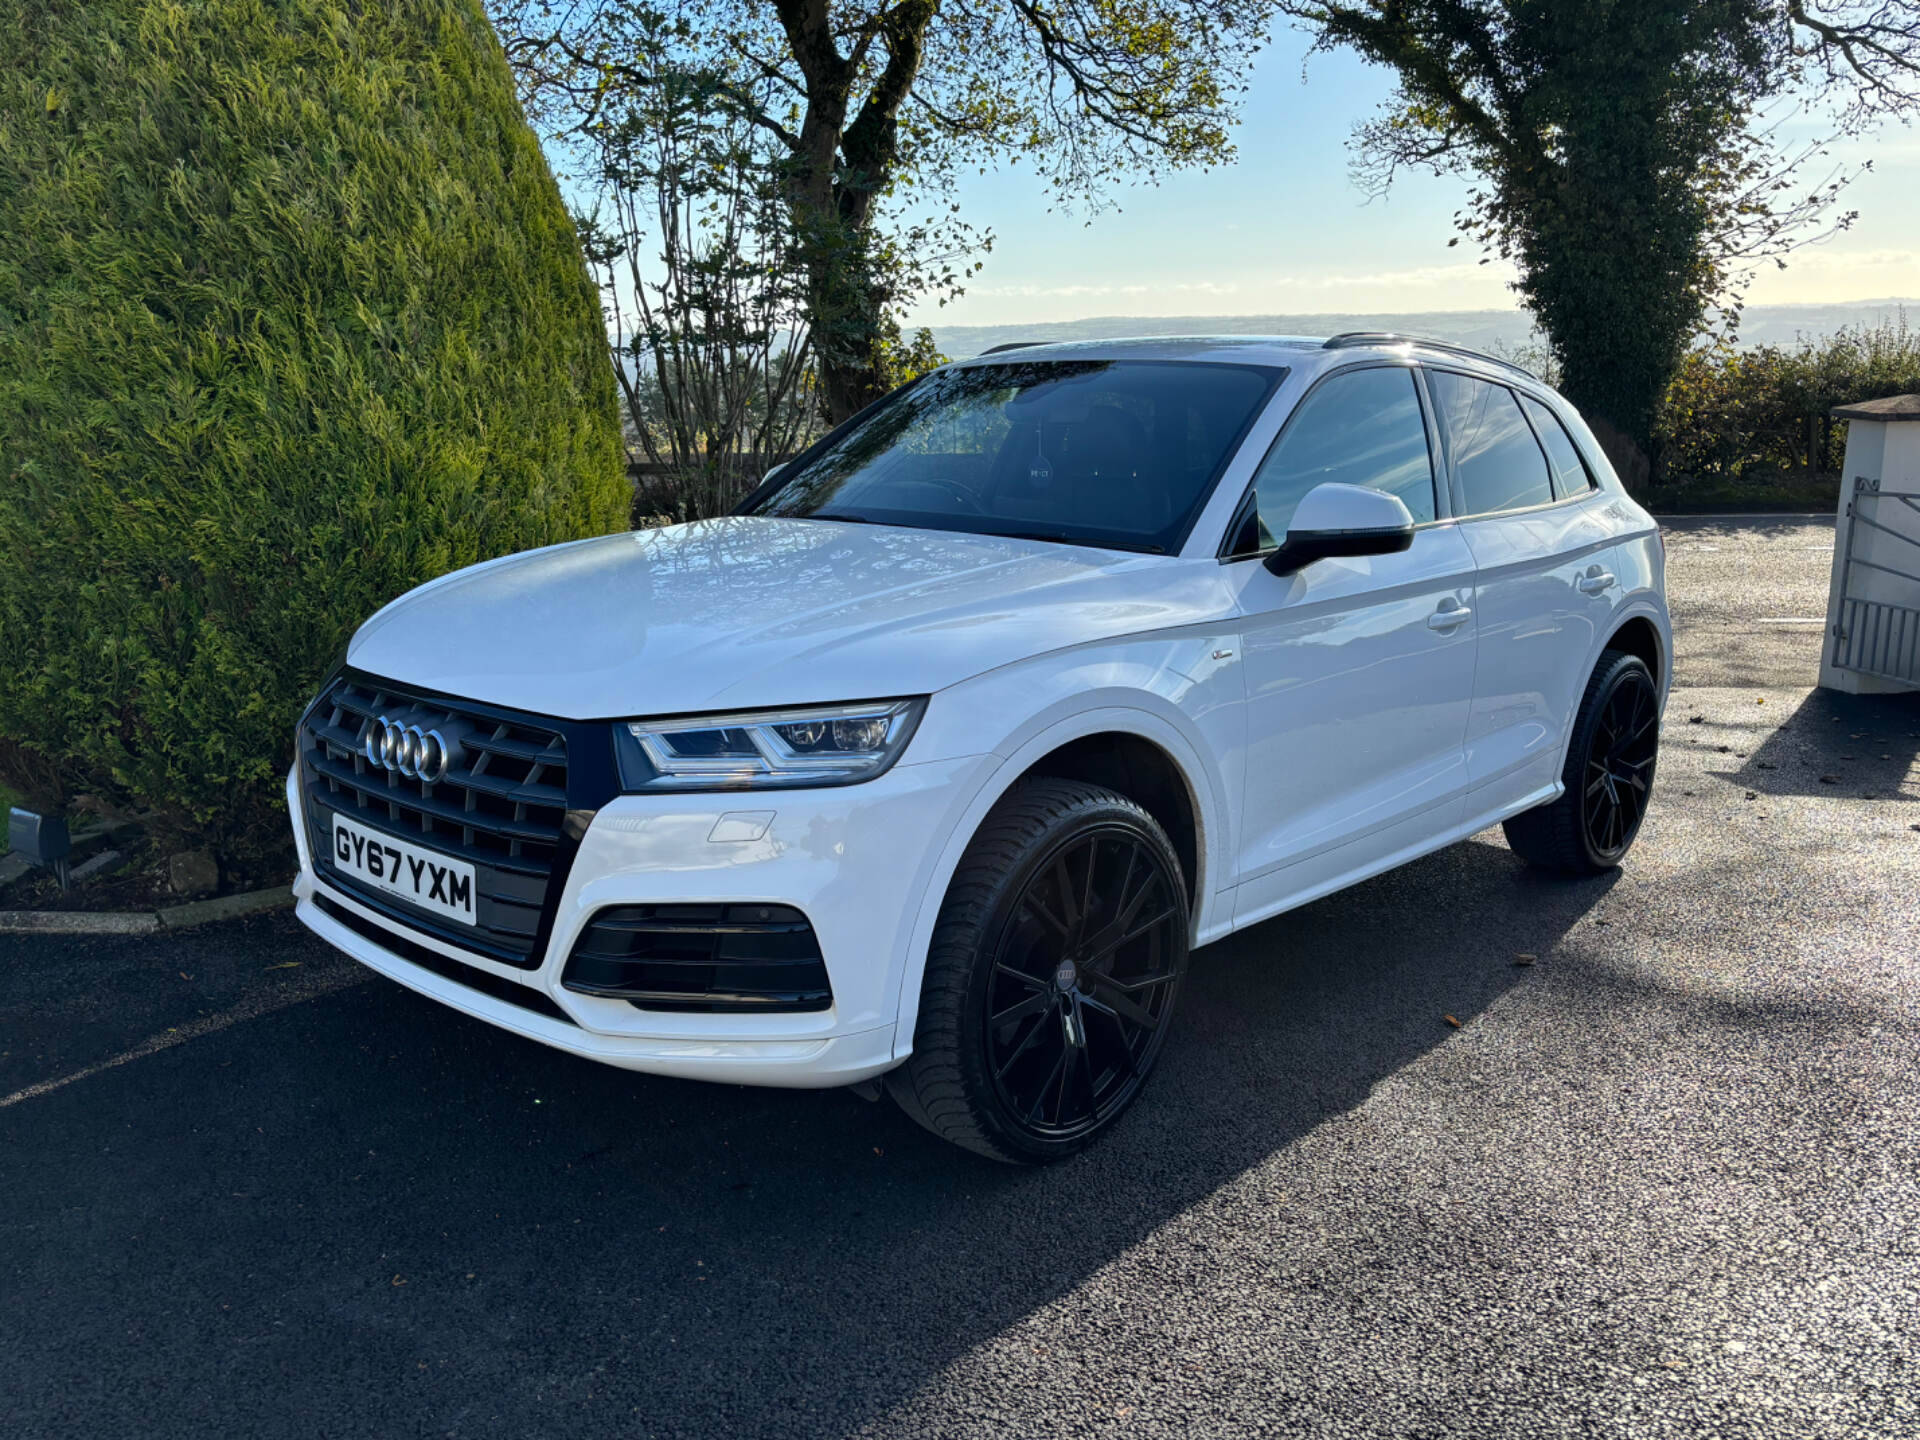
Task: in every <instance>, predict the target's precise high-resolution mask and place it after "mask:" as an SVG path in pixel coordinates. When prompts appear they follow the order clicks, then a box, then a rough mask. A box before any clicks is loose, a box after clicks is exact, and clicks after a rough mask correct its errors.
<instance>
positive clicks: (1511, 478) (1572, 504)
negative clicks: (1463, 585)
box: [1427, 367, 1620, 817]
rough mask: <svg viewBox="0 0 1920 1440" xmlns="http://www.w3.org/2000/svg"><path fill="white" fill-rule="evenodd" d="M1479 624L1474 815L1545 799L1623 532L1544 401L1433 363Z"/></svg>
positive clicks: (1606, 608)
mask: <svg viewBox="0 0 1920 1440" xmlns="http://www.w3.org/2000/svg"><path fill="white" fill-rule="evenodd" d="M1427 387H1428V392H1429V394H1430V395H1431V396H1432V399H1433V404H1434V409H1435V411H1436V413H1437V414H1438V417H1439V420H1440V428H1441V433H1442V437H1443V441H1444V445H1445V449H1446V454H1447V462H1448V471H1449V475H1450V478H1451V482H1452V491H1453V500H1454V504H1455V506H1456V508H1457V510H1458V513H1459V514H1460V517H1461V519H1460V530H1461V533H1462V535H1463V536H1464V537H1465V538H1466V542H1467V545H1468V547H1469V548H1470V549H1471V551H1472V553H1473V559H1474V567H1475V576H1474V590H1475V594H1476V599H1475V607H1474V608H1475V610H1476V611H1477V619H1478V622H1479V653H1478V656H1477V661H1476V665H1475V671H1474V694H1473V709H1472V714H1471V715H1470V717H1469V718H1468V721H1467V733H1466V746H1465V751H1466V764H1467V778H1468V784H1469V786H1470V792H1469V795H1468V797H1467V807H1466V808H1467V814H1468V815H1469V816H1470V817H1471V816H1477V815H1482V814H1486V815H1491V814H1492V813H1494V812H1496V811H1504V810H1507V809H1510V808H1512V807H1514V806H1516V805H1519V804H1521V803H1522V802H1524V801H1528V800H1533V799H1538V798H1544V796H1543V792H1545V791H1548V790H1550V789H1551V788H1552V786H1553V785H1554V784H1555V783H1556V782H1557V781H1558V779H1559V771H1560V760H1561V754H1562V744H1563V741H1564V739H1565V736H1566V734H1567V731H1568V728H1569V726H1570V725H1571V723H1572V716H1573V712H1574V710H1575V708H1576V707H1577V706H1578V704H1579V701H1580V696H1581V693H1582V692H1583V690H1584V689H1585V686H1586V680H1587V670H1588V668H1589V665H1590V663H1591V659H1592V655H1593V651H1594V646H1595V645H1596V644H1597V643H1598V640H1599V628H1600V627H1601V626H1602V625H1604V624H1605V623H1606V621H1607V619H1608V617H1609V615H1610V614H1611V613H1612V610H1613V605H1614V602H1615V601H1616V600H1617V599H1618V598H1619V595H1620V589H1619V584H1618V581H1617V579H1616V576H1615V571H1616V566H1615V565H1614V564H1613V531H1612V528H1611V527H1610V526H1609V525H1608V524H1607V523H1606V521H1605V519H1604V518H1603V517H1602V516H1601V515H1600V514H1599V513H1598V510H1597V508H1596V505H1597V496H1598V492H1597V491H1596V490H1595V489H1594V486H1593V480H1592V476H1591V475H1590V474H1589V473H1588V472H1587V469H1586V467H1585V465H1584V464H1583V463H1582V462H1581V459H1580V454H1579V451H1578V450H1577V449H1576V448H1575V446H1574V444H1573V442H1572V440H1571V439H1569V438H1568V436H1567V433H1566V430H1565V427H1563V426H1562V425H1561V424H1560V422H1559V420H1558V419H1557V418H1555V416H1554V414H1553V411H1552V410H1551V408H1550V407H1548V406H1547V405H1546V404H1545V403H1543V402H1542V401H1540V400H1537V399H1535V398H1534V397H1533V396H1530V395H1525V394H1523V393H1522V392H1519V391H1516V390H1514V389H1512V388H1510V387H1508V386H1506V385H1501V384H1498V383H1495V382H1493V381H1491V380H1488V379H1486V378H1484V377H1482V376H1477V375H1469V374H1465V373H1463V372H1459V371H1453V370H1447V369H1442V368H1439V367H1429V368H1428V372H1427Z"/></svg>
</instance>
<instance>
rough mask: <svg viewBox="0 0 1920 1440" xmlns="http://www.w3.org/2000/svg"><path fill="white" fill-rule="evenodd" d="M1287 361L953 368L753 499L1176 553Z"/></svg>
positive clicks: (874, 518)
mask: <svg viewBox="0 0 1920 1440" xmlns="http://www.w3.org/2000/svg"><path fill="white" fill-rule="evenodd" d="M1285 373H1286V372H1285V371H1283V370H1279V369H1273V368H1268V367H1262V366H1252V365H1215V364H1207V363H1201V362H1175V363H1163V362H1152V361H1136V360H1034V361H1028V362H1025V363H1020V362H1011V363H1008V364H1004V365H974V366H967V367H965V368H962V369H955V370H943V371H939V372H937V373H935V374H933V375H929V376H927V377H926V378H925V379H924V380H921V381H920V382H919V383H917V384H915V385H913V386H911V387H909V388H907V389H905V390H902V391H900V392H898V393H896V394H895V395H894V396H893V397H892V398H891V399H889V400H887V401H886V402H884V403H883V404H882V405H881V406H880V407H879V408H877V409H876V410H874V411H873V412H872V413H871V414H870V415H868V416H867V417H866V418H864V419H862V420H860V421H859V422H858V423H856V424H855V425H853V426H852V427H851V428H850V429H848V430H847V431H846V432H845V433H843V434H840V435H837V436H830V437H828V439H827V441H826V442H824V443H823V444H822V445H820V446H819V447H817V448H816V449H815V450H813V451H811V452H809V453H807V454H804V455H802V456H801V457H800V459H799V460H798V461H796V462H795V463H794V464H793V465H791V466H789V467H788V469H787V471H786V473H785V474H784V475H783V476H781V477H780V478H779V480H778V481H777V482H775V483H774V485H773V487H772V488H771V489H767V490H763V491H761V492H759V493H757V494H755V495H754V496H752V497H750V498H749V499H748V501H747V503H746V504H745V505H744V506H743V507H742V510H743V512H744V513H746V514H751V515H791V516H813V517H815V518H819V519H832V520H854V521H864V522H867V523H870V524H878V525H915V526H920V527H923V528H926V529H931V530H965V531H970V532H972V533H974V534H982V535H1008V536H1014V537H1018V538H1024V539H1037V540H1059V541H1065V542H1067V543H1070V544H1077V545H1098V546H1105V547H1109V548H1114V549H1122V550H1145V551H1153V552H1160V553H1168V552H1171V551H1173V550H1175V549H1176V548H1178V546H1179V545H1180V543H1181V541H1183V540H1184V539H1185V538H1186V534H1187V531H1188V529H1189V528H1190V527H1191V526H1192V524H1193V521H1194V519H1195V517H1196V516H1197V515H1198V514H1199V511H1200V507H1201V505H1202V504H1204V503H1205V501H1206V498H1207V495H1208V494H1209V492H1210V491H1211V490H1212V488H1213V482H1214V480H1215V478H1216V477H1217V476H1218V475H1219V473H1220V470H1221V469H1222V467H1223V466H1224V465H1225V464H1226V462H1227V459H1228V457H1229V456H1231V455H1232V454H1233V450H1234V447H1235V446H1236V445H1237V444H1238V443H1239V440H1240V437H1241V435H1242V434H1243V433H1245V431H1246V428H1247V426H1248V425H1249V424H1251V423H1252V421H1253V418H1254V416H1255V415H1257V414H1258V413H1259V411H1260V407H1261V405H1262V403H1263V402H1264V401H1265V400H1266V398H1267V396H1268V395H1269V394H1271V393H1272V391H1273V387H1274V386H1275V385H1276V384H1277V383H1278V382H1279V380H1280V378H1281V377H1282V376H1283V375H1284V374H1285Z"/></svg>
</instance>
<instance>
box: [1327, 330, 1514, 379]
mask: <svg viewBox="0 0 1920 1440" xmlns="http://www.w3.org/2000/svg"><path fill="white" fill-rule="evenodd" d="M1387 344H1403V345H1424V346H1426V347H1427V348H1428V349H1429V350H1444V351H1446V352H1447V353H1448V354H1449V355H1464V356H1466V357H1467V358H1468V359H1470V360H1484V361H1486V362H1487V363H1488V364H1489V365H1499V366H1501V367H1503V368H1505V369H1508V370H1512V371H1515V372H1517V373H1518V374H1521V375H1524V376H1526V377H1527V378H1528V379H1529V380H1535V381H1540V377H1539V376H1538V375H1536V374H1534V373H1533V371H1531V370H1529V369H1527V367H1526V366H1524V365H1522V364H1521V363H1520V362H1519V361H1517V360H1509V359H1507V358H1506V357H1505V356H1503V355H1489V354H1488V353H1487V352H1486V351H1484V350H1475V349H1474V348H1472V347H1471V346H1469V345H1455V344H1454V343H1453V342H1452V341H1450V340H1434V339H1431V338H1429V337H1428V336H1425V335H1402V334H1401V333H1400V332H1399V331H1397V330H1347V331H1343V332H1342V333H1340V334H1338V335H1335V336H1333V337H1332V338H1331V339H1329V340H1327V341H1326V342H1325V343H1324V344H1323V345H1322V346H1321V347H1320V348H1321V349H1323V350H1345V349H1348V348H1350V347H1352V346H1355V345H1387ZM1540 383H1541V384H1545V383H1546V382H1545V381H1540Z"/></svg>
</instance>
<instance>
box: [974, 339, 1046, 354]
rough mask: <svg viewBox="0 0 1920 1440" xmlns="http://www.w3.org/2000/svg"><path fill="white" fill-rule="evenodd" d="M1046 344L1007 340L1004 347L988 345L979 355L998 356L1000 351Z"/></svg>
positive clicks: (1034, 341) (1037, 341)
mask: <svg viewBox="0 0 1920 1440" xmlns="http://www.w3.org/2000/svg"><path fill="white" fill-rule="evenodd" d="M1046 343H1047V342H1046V341H1044V340H1009V341H1008V342H1007V343H1006V344H1004V345H990V346H988V347H987V348H986V349H985V350H982V351H981V352H980V353H981V354H982V355H998V354H999V353H1000V352H1001V351H1002V350H1025V349H1027V348H1028V347H1029V346H1033V345H1044V344H1046Z"/></svg>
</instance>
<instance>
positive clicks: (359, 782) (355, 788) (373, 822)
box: [300, 676, 567, 969]
mask: <svg viewBox="0 0 1920 1440" xmlns="http://www.w3.org/2000/svg"><path fill="white" fill-rule="evenodd" d="M383 716H384V717H385V718H386V719H387V720H390V721H393V722H395V723H397V724H400V725H418V726H419V727H420V728H421V729H422V730H437V731H439V732H440V734H441V735H442V736H443V737H445V739H446V741H447V744H448V749H449V756H448V765H447V770H446V773H445V775H444V776H443V777H442V778H441V779H439V780H438V781H435V782H432V783H429V782H427V781H425V780H422V779H416V778H412V777H409V776H406V775H403V774H400V773H399V772H397V771H394V770H389V769H386V768H384V767H383V766H381V765H379V764H376V763H375V762H373V761H371V760H369V759H368V758H367V753H366V744H367V737H368V734H369V733H370V732H373V733H375V734H377V733H378V730H377V727H378V725H379V720H380V717H383ZM377 748H378V747H377V746H376V750H377ZM300 776H301V783H302V793H303V795H304V797H305V800H306V811H307V826H308V837H309V842H310V848H311V850H312V853H313V857H314V864H315V866H316V868H317V869H318V872H319V873H320V875H321V876H323V877H324V878H325V879H326V881H327V882H328V883H329V884H331V885H333V886H335V887H337V888H338V889H340V890H342V891H344V892H346V893H348V894H350V895H352V896H353V898H354V899H355V900H357V901H359V902H360V903H362V904H364V905H366V906H368V907H369V908H370V909H374V910H377V911H380V912H381V913H383V914H386V915H389V916H391V917H393V918H395V919H398V920H400V921H402V922H403V923H405V924H407V925H409V926H411V927H413V928H414V929H417V930H423V931H426V932H428V933H430V934H433V935H435V936H438V937H439V938H441V939H443V940H446V941H448V942H450V943H452V944H455V945H459V946H461V947H463V948H465V949H468V950H472V951H474V952H476V953H478V954H481V955H484V956H486V957H488V958H489V959H493V960H500V961H504V962H506V963H507V964H511V965H517V966H520V967H522V968H526V969H531V968H532V967H534V966H535V965H537V964H538V963H539V959H540V956H539V942H540V930H541V917H542V912H543V910H544V908H545V906H546V901H547V892H548V888H549V886H550V885H551V884H552V883H553V881H554V878H555V868H556V865H557V863H558V861H559V856H560V853H561V850H562V836H563V833H564V826H565V822H566V813H567V737H566V734H565V733H564V731H563V730H562V729H561V728H560V727H559V726H558V725H546V724H542V723H541V722H540V720H539V719H538V718H537V717H533V716H525V715H520V714H517V713H509V712H503V711H498V710H494V709H491V708H488V707H482V706H474V705H467V704H463V703H462V702H460V701H455V700H447V699H444V698H439V697H429V696H422V695H413V694H409V693H408V692H406V691H404V690H401V689H397V688H394V687H390V686H387V685H385V684H382V683H380V682H378V681H373V680H368V679H363V678H361V677H358V676H346V677H342V678H341V679H339V680H336V681H335V682H334V683H333V685H332V686H331V687H330V688H329V689H328V690H327V691H326V692H325V693H324V694H322V695H321V697H320V698H319V699H318V700H317V701H315V702H314V704H313V706H312V708H310V709H309V710H308V712H307V716H306V719H305V720H304V721H303V723H302V725H301V729H300ZM336 813H337V814H339V815H342V816H345V817H346V818H347V819H349V820H353V821H356V822H358V823H359V824H362V825H366V826H368V827H370V828H372V829H375V830H381V831H385V832H386V833H388V834H391V835H393V836H395V837H397V838H399V839H403V840H408V841H412V842H413V843H414V844H416V845H423V846H426V847H427V848H429V849H432V850H437V851H440V852H442V853H443V854H447V855H453V856H457V857H459V858H460V859H462V860H466V861H468V862H470V863H471V864H472V865H473V867H474V910H475V917H476V919H477V921H478V924H477V926H474V927H469V926H466V925H462V924H458V923H450V922H448V921H446V920H445V919H444V918H442V917H440V916H437V915H435V914H434V913H432V912H431V911H428V910H425V909H422V908H420V907H418V906H415V905H411V904H409V903H407V902H406V901H404V900H400V899H397V898H395V897H394V896H391V895H388V894H386V893H384V892H380V891H375V890H372V889H370V888H368V887H366V886H363V885H361V884H359V883H358V882H357V881H356V880H355V879H354V878H353V877H352V876H351V875H348V874H345V873H342V872H340V871H338V870H337V869H335V867H334V864H333V844H332V834H333V821H332V816H333V815H334V814H336Z"/></svg>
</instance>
